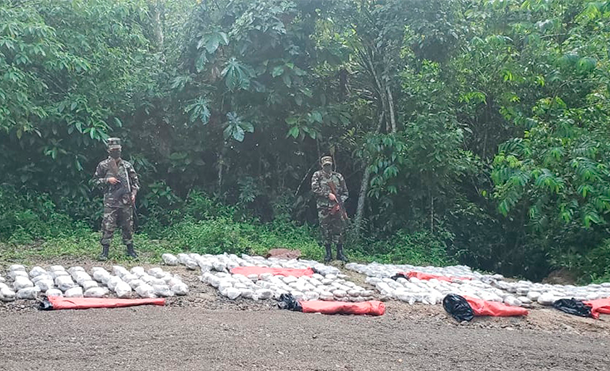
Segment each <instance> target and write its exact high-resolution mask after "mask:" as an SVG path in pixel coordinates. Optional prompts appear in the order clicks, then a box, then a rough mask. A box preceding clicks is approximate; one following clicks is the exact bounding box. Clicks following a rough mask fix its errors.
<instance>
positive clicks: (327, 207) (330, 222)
mask: <svg viewBox="0 0 610 371" xmlns="http://www.w3.org/2000/svg"><path fill="white" fill-rule="evenodd" d="M320 164H321V165H322V170H318V171H316V172H315V173H314V174H313V177H312V178H311V190H312V191H313V193H314V194H315V195H316V204H317V207H318V219H319V221H320V228H321V229H322V236H323V239H324V246H325V248H326V256H325V257H324V261H325V262H329V261H331V260H332V250H331V247H332V246H331V245H332V244H333V243H334V244H335V245H336V246H337V259H338V260H342V261H344V262H345V261H347V257H346V256H345V255H344V254H343V229H344V222H345V221H344V220H343V217H342V214H341V211H340V210H339V207H338V203H337V197H340V198H341V200H342V201H343V202H345V200H347V198H348V196H349V193H348V191H347V186H346V185H345V179H343V175H341V174H339V173H337V172H335V171H333V170H332V167H333V158H332V157H330V156H324V157H322V159H321V160H320ZM331 182H332V183H333V184H334V185H335V189H336V191H337V195H336V196H335V195H334V194H333V193H332V191H331V187H330V186H329V183H331Z"/></svg>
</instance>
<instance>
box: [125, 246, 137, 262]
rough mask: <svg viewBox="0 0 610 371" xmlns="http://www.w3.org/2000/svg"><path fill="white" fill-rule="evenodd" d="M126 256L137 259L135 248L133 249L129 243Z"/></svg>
mask: <svg viewBox="0 0 610 371" xmlns="http://www.w3.org/2000/svg"><path fill="white" fill-rule="evenodd" d="M127 256H129V257H131V258H134V259H137V258H138V254H136V250H134V249H133V244H132V243H130V244H129V245H127Z"/></svg>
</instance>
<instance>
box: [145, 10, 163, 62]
mask: <svg viewBox="0 0 610 371" xmlns="http://www.w3.org/2000/svg"><path fill="white" fill-rule="evenodd" d="M148 8H149V9H150V12H151V18H152V24H153V29H154V32H155V43H156V47H157V51H162V50H163V39H164V36H163V24H162V22H161V1H160V0H156V1H155V0H153V1H151V2H150V3H149V4H148Z"/></svg>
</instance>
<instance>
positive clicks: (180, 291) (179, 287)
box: [170, 282, 189, 296]
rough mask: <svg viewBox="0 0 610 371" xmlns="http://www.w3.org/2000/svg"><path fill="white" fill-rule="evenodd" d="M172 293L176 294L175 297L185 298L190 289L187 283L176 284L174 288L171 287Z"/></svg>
mask: <svg viewBox="0 0 610 371" xmlns="http://www.w3.org/2000/svg"><path fill="white" fill-rule="evenodd" d="M170 288H171V290H172V292H173V293H174V295H179V296H183V295H188V293H189V287H188V285H187V284H186V283H183V282H180V283H176V284H174V285H172V286H170Z"/></svg>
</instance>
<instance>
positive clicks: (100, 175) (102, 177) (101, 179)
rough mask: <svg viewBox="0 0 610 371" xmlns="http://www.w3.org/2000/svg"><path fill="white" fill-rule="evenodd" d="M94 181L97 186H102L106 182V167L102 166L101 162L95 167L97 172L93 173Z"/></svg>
mask: <svg viewBox="0 0 610 371" xmlns="http://www.w3.org/2000/svg"><path fill="white" fill-rule="evenodd" d="M93 183H94V184H95V185H96V186H97V187H101V186H103V185H104V184H106V169H105V168H104V166H102V163H101V162H100V163H99V164H98V165H97V168H96V169H95V174H94V175H93Z"/></svg>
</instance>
